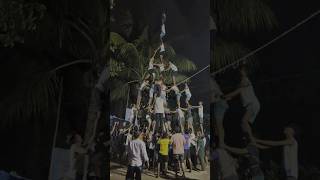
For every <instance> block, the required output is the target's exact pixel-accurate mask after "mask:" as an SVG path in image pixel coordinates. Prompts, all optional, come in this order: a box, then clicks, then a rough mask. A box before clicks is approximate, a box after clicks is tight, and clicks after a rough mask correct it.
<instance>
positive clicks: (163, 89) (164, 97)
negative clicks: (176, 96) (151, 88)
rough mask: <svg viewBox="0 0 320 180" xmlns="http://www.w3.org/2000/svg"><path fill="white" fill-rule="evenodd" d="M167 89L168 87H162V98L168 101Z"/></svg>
mask: <svg viewBox="0 0 320 180" xmlns="http://www.w3.org/2000/svg"><path fill="white" fill-rule="evenodd" d="M166 89H167V86H165V85H162V87H161V97H162V98H163V99H166V97H167V92H166Z"/></svg>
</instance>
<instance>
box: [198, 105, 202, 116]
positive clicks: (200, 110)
mask: <svg viewBox="0 0 320 180" xmlns="http://www.w3.org/2000/svg"><path fill="white" fill-rule="evenodd" d="M198 114H199V117H200V118H203V105H201V106H200V107H199V108H198Z"/></svg>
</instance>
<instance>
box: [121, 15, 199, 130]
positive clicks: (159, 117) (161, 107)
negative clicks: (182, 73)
mask: <svg viewBox="0 0 320 180" xmlns="http://www.w3.org/2000/svg"><path fill="white" fill-rule="evenodd" d="M165 19H166V15H165V14H163V16H162V26H161V34H160V40H161V44H160V46H159V47H158V48H157V49H156V50H155V51H154V54H153V56H152V57H151V58H150V61H149V66H148V74H147V75H146V76H145V78H144V80H143V82H142V83H141V84H140V87H139V90H138V97H137V100H136V103H135V104H132V105H131V106H130V107H129V108H128V109H127V113H126V118H125V119H126V120H127V121H129V122H130V123H132V124H134V125H135V126H139V125H141V123H139V122H138V117H139V113H141V112H142V111H146V113H145V114H146V116H145V119H146V120H147V122H148V128H149V129H150V128H151V127H152V128H155V129H156V130H157V131H160V132H163V131H165V132H169V131H171V130H172V128H171V127H172V126H171V122H170V121H164V120H165V119H167V118H166V116H170V114H177V116H178V122H177V123H178V124H179V127H180V128H181V130H182V131H184V129H190V128H191V129H192V130H194V128H193V118H192V112H191V110H192V109H198V115H199V119H200V128H201V132H202V133H204V132H203V105H202V102H201V101H200V102H199V105H198V106H192V105H191V104H190V99H191V97H192V94H191V91H190V89H189V86H188V83H187V82H185V83H184V87H183V88H184V89H183V90H181V89H179V85H178V84H177V83H176V77H175V75H176V73H177V72H178V68H177V66H176V65H175V64H173V63H172V62H170V61H169V60H168V59H167V58H166V53H165V52H166V51H165V45H164V42H163V38H164V36H165V35H166V31H165V24H164V23H165ZM159 50H160V51H159ZM158 51H159V53H158ZM157 54H159V62H158V63H156V59H155V56H156V55H157ZM167 72H169V73H171V74H172V84H171V86H169V85H168V83H166V82H164V81H165V80H164V73H167ZM145 91H148V94H149V99H148V103H147V105H143V104H142V103H141V101H142V98H143V94H146V93H144V92H145ZM171 92H174V95H175V97H176V98H175V99H176V105H177V106H176V110H175V111H171V110H170V109H169V108H168V103H167V97H168V94H169V93H171ZM183 94H184V95H185V97H186V98H185V104H186V107H185V108H183V107H181V103H180V101H181V97H182V95H183ZM184 112H187V115H188V116H187V121H185V115H184V114H185V113H184ZM153 115H154V118H152V117H153ZM152 119H154V120H155V121H152Z"/></svg>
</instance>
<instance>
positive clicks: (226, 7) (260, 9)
mask: <svg viewBox="0 0 320 180" xmlns="http://www.w3.org/2000/svg"><path fill="white" fill-rule="evenodd" d="M216 9H217V12H216V17H218V18H219V19H218V21H217V25H218V27H219V28H218V29H219V30H220V31H222V32H232V31H237V32H242V33H250V32H255V31H257V30H261V29H269V30H270V29H272V28H274V27H275V26H276V24H277V21H276V18H275V15H274V13H273V12H272V10H271V9H270V7H269V6H268V5H267V4H266V2H265V1H264V0H242V1H234V0H217V1H216Z"/></svg>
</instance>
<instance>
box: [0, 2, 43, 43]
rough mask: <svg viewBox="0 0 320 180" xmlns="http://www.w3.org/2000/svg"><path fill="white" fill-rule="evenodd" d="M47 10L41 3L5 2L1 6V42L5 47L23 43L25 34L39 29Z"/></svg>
mask: <svg viewBox="0 0 320 180" xmlns="http://www.w3.org/2000/svg"><path fill="white" fill-rule="evenodd" d="M45 10H46V7H45V6H44V5H42V4H39V3H26V2H23V1H8V2H4V3H3V4H2V6H1V7H0V43H1V44H2V45H3V46H5V47H13V46H14V44H15V43H17V42H18V43H23V42H24V37H25V34H26V33H27V32H33V31H35V30H36V29H37V27H38V24H39V22H40V20H41V19H42V18H43V16H44V12H45Z"/></svg>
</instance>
